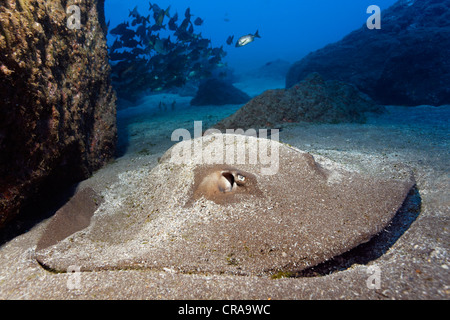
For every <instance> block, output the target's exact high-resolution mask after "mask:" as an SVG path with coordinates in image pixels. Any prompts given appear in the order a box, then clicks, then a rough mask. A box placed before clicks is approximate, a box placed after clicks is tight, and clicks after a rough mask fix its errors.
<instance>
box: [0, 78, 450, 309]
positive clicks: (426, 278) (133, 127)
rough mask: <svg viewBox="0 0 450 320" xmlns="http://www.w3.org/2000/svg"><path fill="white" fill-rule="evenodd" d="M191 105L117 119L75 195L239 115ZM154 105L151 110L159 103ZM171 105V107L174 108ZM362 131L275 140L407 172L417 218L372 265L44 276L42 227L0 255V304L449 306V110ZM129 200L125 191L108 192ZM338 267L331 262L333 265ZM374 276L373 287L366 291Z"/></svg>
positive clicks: (260, 84)
mask: <svg viewBox="0 0 450 320" xmlns="http://www.w3.org/2000/svg"><path fill="white" fill-rule="evenodd" d="M235 85H236V86H237V87H239V88H241V89H242V90H244V91H246V92H247V93H249V94H250V95H251V96H255V95H257V94H259V93H262V92H263V91H264V90H266V89H273V88H282V87H283V86H284V80H281V79H280V80H277V79H275V80H273V79H269V80H265V79H257V80H255V81H252V80H251V79H250V80H249V79H247V81H244V82H241V83H237V84H235ZM190 99H191V97H181V96H178V95H175V94H161V95H152V96H149V97H147V98H146V99H144V100H143V101H142V103H141V104H140V105H139V106H137V107H135V108H132V109H126V110H122V111H119V112H118V122H119V137H120V138H119V153H120V155H119V157H118V158H117V159H116V160H115V161H113V162H112V163H111V164H109V165H107V166H106V167H104V168H103V169H101V170H99V171H98V172H97V173H95V174H94V176H93V177H91V178H90V179H88V180H86V181H83V182H81V183H80V184H79V186H78V188H79V189H82V188H84V187H86V186H93V187H95V189H96V190H106V188H107V187H108V186H109V185H111V184H112V183H114V182H117V181H118V176H119V174H121V177H124V176H127V175H126V174H125V175H123V173H130V174H129V177H130V179H133V177H135V176H136V175H139V173H142V174H144V173H148V172H149V171H150V170H151V169H152V168H154V167H155V166H156V165H157V164H158V158H159V157H161V156H162V155H163V154H164V152H165V151H166V150H167V149H168V148H170V147H171V146H172V145H173V144H174V143H175V142H174V141H171V134H172V132H173V131H174V130H175V129H178V128H186V129H188V130H189V131H191V132H193V128H194V123H193V122H194V121H200V120H201V121H203V129H204V130H205V129H207V128H208V127H209V126H212V125H213V124H215V123H216V122H217V121H219V120H220V119H222V118H224V117H226V116H228V115H230V114H232V113H234V112H235V111H236V110H237V109H239V107H240V106H236V105H228V106H221V107H213V106H211V107H191V106H190V105H189V101H190ZM160 102H161V103H160ZM174 102H175V103H174ZM387 109H388V112H387V113H386V114H384V115H382V116H370V117H369V118H368V120H367V122H366V123H365V124H333V125H328V124H326V125H316V124H293V123H291V124H287V125H286V126H285V127H284V128H283V130H282V131H281V132H280V141H281V142H283V143H286V144H289V145H292V146H294V147H296V148H298V149H300V150H303V151H307V152H309V153H311V154H313V155H315V156H318V157H321V156H322V157H326V158H329V159H331V160H334V161H336V162H339V163H342V164H344V165H347V166H348V167H354V168H356V169H362V168H370V167H371V164H376V167H380V166H382V165H386V166H395V165H402V166H403V165H406V166H408V167H410V168H411V169H412V171H413V172H414V176H415V179H416V182H417V191H418V194H419V196H420V212H419V213H418V215H417V217H416V218H415V220H414V221H413V222H412V223H411V224H410V225H409V227H408V228H407V229H406V231H404V232H403V233H402V235H401V236H400V237H399V238H398V240H397V241H396V242H395V243H394V244H392V246H390V248H389V249H388V250H387V251H386V252H385V253H384V254H383V255H381V256H379V257H377V258H376V259H374V260H371V261H368V262H367V263H354V264H352V265H350V266H346V268H344V269H343V270H341V271H334V272H331V273H330V274H327V275H324V274H320V275H317V276H309V277H298V278H282V279H271V278H266V277H257V276H231V275H215V274H210V275H199V274H197V275H194V274H181V273H176V272H173V271H172V270H169V269H168V270H165V271H153V270H116V271H98V272H82V273H80V274H76V278H75V275H74V274H71V273H52V272H49V271H46V270H44V269H43V268H42V267H41V266H40V265H39V264H38V263H37V262H36V260H35V259H34V249H35V247H36V243H37V241H38V240H39V238H40V235H41V234H42V232H43V231H44V230H45V227H46V225H47V224H48V222H49V220H50V219H47V220H44V221H42V222H40V223H38V224H36V225H35V226H34V227H32V228H31V229H30V230H28V231H27V232H25V233H23V234H20V235H18V236H16V237H14V238H12V239H11V240H10V241H8V242H7V243H5V244H3V245H2V246H1V247H0V299H442V300H446V299H449V298H450V273H449V268H450V261H449V244H450V238H449V228H450V224H449V220H450V219H449V217H450V196H449V190H450V144H449V143H450V126H449V123H450V106H441V107H431V106H419V107H413V108H411V107H393V106H387ZM116 185H118V186H120V187H119V188H121V190H114V192H116V193H121V192H124V193H126V192H132V190H130V186H132V185H133V183H131V181H130V183H129V184H128V183H126V181H124V183H121V184H116ZM338 260H339V259H338ZM373 270H378V271H379V274H378V275H379V277H378V280H379V285H380V286H379V287H378V288H377V287H374V286H371V285H370V283H371V282H370V279H371V278H370V277H371V276H372V275H374V273H373Z"/></svg>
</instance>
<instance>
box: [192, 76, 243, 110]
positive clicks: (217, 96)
mask: <svg viewBox="0 0 450 320" xmlns="http://www.w3.org/2000/svg"><path fill="white" fill-rule="evenodd" d="M250 99H251V98H250V96H249V95H247V94H246V93H245V92H243V91H241V90H239V89H238V88H236V87H235V86H233V85H232V84H230V83H228V82H225V81H222V80H219V79H216V78H212V79H208V80H206V81H205V82H203V83H202V84H200V86H199V88H198V92H197V94H196V96H195V97H194V99H192V101H191V105H193V106H208V105H218V106H221V105H225V104H241V103H242V104H244V103H246V102H247V101H249V100H250Z"/></svg>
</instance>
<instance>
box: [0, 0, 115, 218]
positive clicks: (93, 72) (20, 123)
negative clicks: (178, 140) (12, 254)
mask: <svg viewBox="0 0 450 320" xmlns="http://www.w3.org/2000/svg"><path fill="white" fill-rule="evenodd" d="M72 4H75V5H77V6H78V8H79V9H80V11H79V13H80V18H81V19H80V28H79V29H77V28H69V25H68V19H69V18H71V17H72V15H73V14H74V13H75V12H73V11H70V10H67V8H68V7H69V6H70V5H72ZM102 7H103V0H87V1H83V2H82V3H78V2H77V3H75V2H74V3H71V2H70V1H68V2H67V1H59V0H47V1H44V0H19V1H16V0H7V1H2V4H1V6H0V88H1V91H0V227H1V226H3V225H4V224H5V222H7V221H8V220H9V219H11V218H12V217H13V216H15V215H16V214H17V213H19V212H20V211H21V208H23V205H24V204H25V203H27V202H28V201H29V200H31V199H32V198H34V197H37V196H38V195H39V194H40V193H41V192H43V191H46V189H47V188H48V187H49V186H53V187H58V186H63V185H67V184H69V183H73V182H76V181H78V180H80V179H84V178H86V177H88V176H89V174H90V173H92V172H93V170H96V169H98V168H100V167H101V166H102V165H103V164H104V163H105V162H106V161H107V160H108V159H110V158H111V157H112V155H113V154H114V149H115V141H116V118H115V94H114V91H113V90H112V87H111V85H110V80H109V74H110V67H109V64H108V52H107V46H106V40H105V34H104V30H103V28H102V25H103V26H104V21H99V15H102V16H103V13H100V12H98V8H102ZM67 12H68V13H67Z"/></svg>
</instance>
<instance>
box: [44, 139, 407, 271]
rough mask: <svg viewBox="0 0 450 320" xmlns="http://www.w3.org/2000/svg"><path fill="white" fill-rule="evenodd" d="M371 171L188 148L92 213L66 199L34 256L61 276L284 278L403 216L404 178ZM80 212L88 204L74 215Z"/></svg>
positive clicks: (270, 144) (236, 148) (302, 157)
mask: <svg viewBox="0 0 450 320" xmlns="http://www.w3.org/2000/svg"><path fill="white" fill-rule="evenodd" d="M268 151H269V152H268ZM269 154H270V156H269ZM258 155H259V156H258ZM263 155H265V156H263ZM255 156H256V158H254V157H255ZM253 158H254V160H255V161H253V160H250V159H253ZM242 159H247V160H244V161H242ZM181 160H184V161H181ZM267 160H270V161H267ZM225 162H226V163H227V164H225ZM370 166H371V167H370V171H367V170H366V169H364V170H361V172H357V171H350V170H349V169H347V168H346V167H345V166H344V165H342V164H339V163H336V162H333V161H331V160H329V159H326V158H321V157H318V158H314V157H313V156H312V155H310V154H308V153H305V152H302V151H300V150H297V149H294V148H290V147H288V146H286V145H283V144H280V143H279V142H277V141H272V140H267V139H260V138H256V137H246V136H244V135H224V136H222V135H218V134H211V135H207V136H204V137H200V138H197V139H194V140H186V141H183V142H180V143H178V144H176V145H175V146H173V147H172V148H171V149H170V150H169V151H167V152H166V154H165V155H164V156H163V157H162V158H161V161H160V164H159V165H158V166H157V167H155V168H153V169H151V170H150V169H148V170H142V168H139V169H136V170H131V171H127V172H126V173H124V174H121V175H120V176H119V177H118V178H119V179H118V180H117V181H116V182H115V183H114V184H113V185H111V187H110V188H108V189H105V190H103V191H99V192H98V193H99V194H100V196H102V197H103V199H102V202H101V203H99V204H100V206H99V207H98V209H95V203H96V201H95V197H96V196H95V193H93V192H92V191H90V190H89V189H88V190H86V191H85V192H83V194H82V195H81V196H79V197H74V199H72V200H71V201H70V202H69V203H68V204H67V205H66V206H67V207H66V208H62V209H61V210H60V212H58V213H57V214H56V215H55V217H54V218H53V220H52V221H51V222H50V224H49V226H48V228H47V230H45V231H44V233H43V235H42V239H41V241H39V243H40V244H41V245H40V246H39V247H38V248H37V250H36V258H37V260H38V261H39V263H40V264H41V265H43V266H44V267H45V268H48V269H51V270H54V271H58V272H65V271H67V270H68V268H69V267H70V266H78V267H79V268H80V270H82V271H88V270H105V269H106V270H115V269H143V268H148V269H153V270H166V271H168V272H183V273H200V274H223V273H227V274H240V275H253V276H267V275H275V274H277V273H278V272H282V273H285V274H289V273H291V272H292V273H293V272H296V271H300V270H303V269H305V268H308V267H311V266H314V265H316V264H318V263H321V262H323V261H325V260H328V259H330V258H332V257H334V256H337V255H340V254H342V253H343V252H346V251H348V250H350V249H352V248H354V247H355V246H358V245H359V244H361V243H365V242H366V241H368V240H369V239H371V238H372V237H373V236H374V235H376V234H378V233H379V232H380V231H381V230H383V228H385V227H386V226H387V225H388V224H389V222H390V221H391V219H392V218H393V217H394V215H395V214H396V212H397V210H398V209H399V208H400V207H401V206H402V203H403V202H404V200H405V198H406V196H407V194H408V192H409V190H410V189H411V188H412V187H413V185H414V183H415V182H414V178H413V176H412V174H411V172H410V171H409V170H408V169H405V168H402V166H401V165H397V166H396V167H391V168H390V167H389V166H386V165H384V164H383V165H382V166H381V167H377V166H376V165H374V164H373V163H371V164H370ZM80 199H84V200H82V201H81V200H80ZM80 202H81V203H91V205H90V206H86V205H85V206H84V208H83V206H82V205H80ZM74 208H76V210H77V211H80V210H83V211H84V212H83V213H82V214H80V215H82V216H86V217H89V226H88V227H86V228H84V229H82V230H79V229H74V228H73V227H72V225H77V226H80V223H79V221H74V222H73V223H70V219H73V218H74V217H72V218H71V217H70V212H72V211H73V210H74ZM92 210H95V212H94V214H93V215H92ZM91 215H92V217H91ZM86 221H87V219H86ZM82 225H85V224H82ZM71 232H73V233H72V234H70V233H71ZM54 234H58V235H63V236H65V237H66V238H65V239H61V238H62V237H58V238H55V236H54ZM69 234H70V235H69Z"/></svg>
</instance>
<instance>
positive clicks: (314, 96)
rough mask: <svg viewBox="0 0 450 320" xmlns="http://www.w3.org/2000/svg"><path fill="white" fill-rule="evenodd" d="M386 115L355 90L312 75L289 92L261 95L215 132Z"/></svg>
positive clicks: (220, 124) (349, 120)
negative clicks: (374, 114)
mask: <svg viewBox="0 0 450 320" xmlns="http://www.w3.org/2000/svg"><path fill="white" fill-rule="evenodd" d="M383 111H384V108H383V107H381V106H378V105H377V104H376V103H375V102H374V101H373V100H372V99H370V98H369V97H368V96H367V95H366V94H363V93H362V92H360V91H359V90H358V89H357V88H356V87H355V86H353V85H351V84H347V83H344V82H340V81H325V80H324V79H323V78H322V76H321V75H319V74H318V73H312V74H310V75H309V76H308V77H307V78H306V79H304V80H303V81H301V82H299V83H298V84H297V85H295V86H294V87H292V88H290V89H286V90H283V89H276V90H268V91H266V92H264V93H262V94H261V95H259V96H257V97H255V98H254V99H252V100H251V101H250V102H248V103H247V104H246V105H244V106H243V107H242V108H241V109H239V110H238V111H237V112H236V113H234V114H232V115H231V116H229V117H228V118H225V119H223V120H222V121H220V122H219V123H218V124H216V125H215V126H214V128H217V129H220V130H225V129H237V128H242V129H248V128H265V127H271V126H274V125H282V124H283V123H289V122H312V123H341V122H357V123H362V122H364V121H365V113H366V112H376V113H379V112H383Z"/></svg>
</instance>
